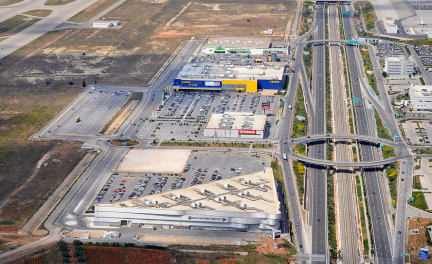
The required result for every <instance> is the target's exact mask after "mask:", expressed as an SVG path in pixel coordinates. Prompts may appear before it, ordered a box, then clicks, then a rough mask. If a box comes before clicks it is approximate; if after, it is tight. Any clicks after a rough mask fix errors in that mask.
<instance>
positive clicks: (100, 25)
mask: <svg viewBox="0 0 432 264" xmlns="http://www.w3.org/2000/svg"><path fill="white" fill-rule="evenodd" d="M119 25H120V21H95V22H93V27H95V28H110V27H116V26H119Z"/></svg>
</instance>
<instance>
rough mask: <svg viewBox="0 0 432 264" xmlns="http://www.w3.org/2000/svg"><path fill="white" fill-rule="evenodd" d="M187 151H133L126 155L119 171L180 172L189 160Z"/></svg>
mask: <svg viewBox="0 0 432 264" xmlns="http://www.w3.org/2000/svg"><path fill="white" fill-rule="evenodd" d="M191 152H192V151H191V150H188V149H169V150H167V149H133V150H130V151H129V152H128V154H126V157H125V158H124V159H123V160H122V163H120V165H119V166H118V168H117V169H118V170H119V171H127V172H169V173H179V172H182V171H183V169H184V167H185V166H186V162H187V161H188V159H189V156H190V154H191Z"/></svg>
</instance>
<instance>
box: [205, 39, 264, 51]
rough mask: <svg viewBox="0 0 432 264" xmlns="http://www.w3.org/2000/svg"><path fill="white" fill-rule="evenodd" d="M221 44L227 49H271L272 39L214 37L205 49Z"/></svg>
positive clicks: (209, 40)
mask: <svg viewBox="0 0 432 264" xmlns="http://www.w3.org/2000/svg"><path fill="white" fill-rule="evenodd" d="M219 43H221V45H222V46H224V47H225V48H269V47H270V43H271V38H244V37H213V38H209V39H208V40H207V42H206V43H204V45H203V47H205V48H214V47H216V46H217V45H218V44H219Z"/></svg>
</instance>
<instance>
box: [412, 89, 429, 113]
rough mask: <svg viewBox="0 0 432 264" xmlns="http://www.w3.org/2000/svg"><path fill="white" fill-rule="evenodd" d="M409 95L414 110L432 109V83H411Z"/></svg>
mask: <svg viewBox="0 0 432 264" xmlns="http://www.w3.org/2000/svg"><path fill="white" fill-rule="evenodd" d="M409 95H410V98H411V108H412V109H413V110H414V111H432V86H431V85H411V87H410V90H409Z"/></svg>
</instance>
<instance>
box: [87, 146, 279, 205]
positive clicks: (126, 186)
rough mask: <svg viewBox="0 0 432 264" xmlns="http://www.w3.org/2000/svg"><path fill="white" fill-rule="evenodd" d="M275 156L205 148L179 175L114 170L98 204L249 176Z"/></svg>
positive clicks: (101, 192) (99, 196) (194, 154)
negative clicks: (206, 149) (118, 171)
mask: <svg viewBox="0 0 432 264" xmlns="http://www.w3.org/2000/svg"><path fill="white" fill-rule="evenodd" d="M270 162H271V158H270V157H269V156H267V155H263V154H259V155H255V154H252V153H250V154H249V153H241V154H240V153H239V152H233V151H231V152H228V151H227V152H223V151H208V152H207V151H205V152H193V153H192V155H191V156H190V159H189V161H188V164H187V166H186V170H185V171H184V172H183V173H179V174H158V173H147V174H146V173H117V172H116V173H114V174H113V175H112V176H111V177H110V179H109V180H108V181H107V183H106V184H105V185H104V187H103V188H102V189H101V190H100V193H98V194H96V197H95V198H96V200H95V203H112V202H117V201H120V202H121V201H124V200H127V199H129V197H130V198H133V197H142V196H148V195H150V197H149V198H148V199H151V195H152V194H154V193H163V192H167V191H170V190H174V189H180V188H186V187H191V186H198V187H199V185H201V184H205V183H209V182H211V181H217V180H221V179H227V178H231V177H235V176H241V175H246V174H250V173H254V172H258V171H260V170H263V169H264V167H269V166H270Z"/></svg>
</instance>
